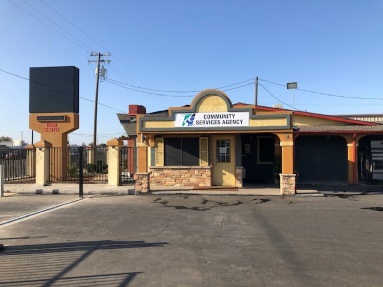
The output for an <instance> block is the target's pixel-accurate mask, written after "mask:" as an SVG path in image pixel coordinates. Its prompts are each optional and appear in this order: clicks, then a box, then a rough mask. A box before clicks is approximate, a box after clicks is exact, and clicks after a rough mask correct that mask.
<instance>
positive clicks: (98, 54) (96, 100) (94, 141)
mask: <svg viewBox="0 0 383 287" xmlns="http://www.w3.org/2000/svg"><path fill="white" fill-rule="evenodd" d="M110 55H111V54H110V53H107V54H101V53H94V52H92V54H90V56H91V57H97V60H88V62H89V63H91V62H97V68H96V97H95V100H94V125H93V149H94V154H93V162H95V160H94V157H95V155H96V144H97V108H98V84H99V81H100V63H108V64H109V63H110V60H105V59H103V58H102V57H107V56H110ZM103 76H105V75H103Z"/></svg>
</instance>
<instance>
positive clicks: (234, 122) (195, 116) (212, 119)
mask: <svg viewBox="0 0 383 287" xmlns="http://www.w3.org/2000/svg"><path fill="white" fill-rule="evenodd" d="M174 126H175V127H182V128H186V127H194V128H207V127H247V126H249V113H246V112H239V113H230V112H225V113H187V114H178V113H177V114H175V122H174Z"/></svg>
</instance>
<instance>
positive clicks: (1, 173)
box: [0, 164, 4, 197]
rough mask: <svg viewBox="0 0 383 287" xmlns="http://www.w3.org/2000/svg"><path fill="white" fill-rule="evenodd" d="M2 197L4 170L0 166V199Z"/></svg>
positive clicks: (0, 165)
mask: <svg viewBox="0 0 383 287" xmlns="http://www.w3.org/2000/svg"><path fill="white" fill-rule="evenodd" d="M3 196H4V168H3V165H2V164H0V197H3Z"/></svg>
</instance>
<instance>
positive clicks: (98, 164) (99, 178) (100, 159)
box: [49, 147, 108, 183]
mask: <svg viewBox="0 0 383 287" xmlns="http://www.w3.org/2000/svg"><path fill="white" fill-rule="evenodd" d="M80 148H83V153H82V158H81V156H80ZM80 161H82V164H83V174H84V183H107V182H108V148H107V147H96V148H93V147H65V148H57V147H52V148H49V168H50V171H49V181H50V182H78V181H79V174H80V173H79V166H80Z"/></svg>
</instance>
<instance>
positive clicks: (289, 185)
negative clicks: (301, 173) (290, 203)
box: [279, 173, 296, 195]
mask: <svg viewBox="0 0 383 287" xmlns="http://www.w3.org/2000/svg"><path fill="white" fill-rule="evenodd" d="M279 178H280V190H281V195H294V194H295V193H296V188H295V187H296V175H295V174H282V173H281V174H279Z"/></svg>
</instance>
